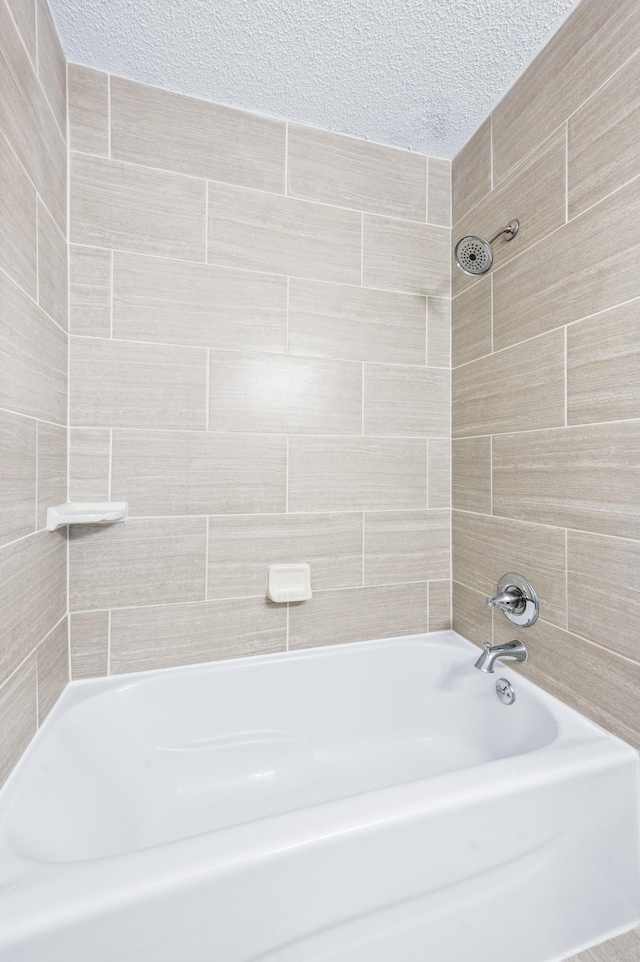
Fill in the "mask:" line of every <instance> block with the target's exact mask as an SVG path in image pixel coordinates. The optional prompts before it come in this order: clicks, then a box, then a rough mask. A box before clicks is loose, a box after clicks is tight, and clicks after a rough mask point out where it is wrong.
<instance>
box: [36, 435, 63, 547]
mask: <svg viewBox="0 0 640 962" xmlns="http://www.w3.org/2000/svg"><path fill="white" fill-rule="evenodd" d="M66 500H67V428H66V427H60V426H58V425H57V424H49V422H48V421H38V517H37V527H38V528H39V529H40V528H45V527H46V525H47V508H49V507H51V505H54V504H64V502H65V501H66Z"/></svg>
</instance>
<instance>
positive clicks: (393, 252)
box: [362, 214, 451, 297]
mask: <svg viewBox="0 0 640 962" xmlns="http://www.w3.org/2000/svg"><path fill="white" fill-rule="evenodd" d="M362 265H363V283H364V284H365V285H366V287H380V288H382V289H384V290H392V291H408V292H410V293H413V294H436V295H438V296H440V297H448V296H449V289H450V277H451V272H450V266H449V231H448V230H447V229H446V228H444V227H434V226H432V225H431V224H415V223H412V222H411V221H404V220H396V219H395V218H393V217H376V216H374V215H371V214H365V215H364V220H363V254H362Z"/></svg>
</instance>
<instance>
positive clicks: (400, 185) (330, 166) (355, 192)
mask: <svg viewBox="0 0 640 962" xmlns="http://www.w3.org/2000/svg"><path fill="white" fill-rule="evenodd" d="M287 172H288V181H289V182H288V193H289V194H290V195H291V196H292V197H303V198H305V199H306V200H316V201H321V202H322V203H325V204H337V205H339V206H342V207H355V208H357V209H358V210H366V211H369V212H370V213H373V214H389V215H391V216H392V217H402V218H404V219H406V220H417V221H422V222H423V223H424V221H425V220H426V210H427V208H426V202H427V197H426V194H427V158H426V157H424V156H422V155H420V154H417V153H414V154H406V153H405V152H404V151H400V150H395V149H393V148H392V147H382V146H380V145H379V144H372V143H369V142H367V141H365V140H355V139H354V138H352V137H344V136H342V135H341V134H333V133H329V132H327V131H324V130H317V129H315V128H313V127H298V126H295V125H290V126H289V140H288V155H287ZM445 191H446V188H445ZM447 194H448V192H447ZM433 223H437V221H434V222H433ZM446 226H449V225H448V223H447V224H446Z"/></svg>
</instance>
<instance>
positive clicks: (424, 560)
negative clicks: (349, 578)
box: [364, 511, 451, 585]
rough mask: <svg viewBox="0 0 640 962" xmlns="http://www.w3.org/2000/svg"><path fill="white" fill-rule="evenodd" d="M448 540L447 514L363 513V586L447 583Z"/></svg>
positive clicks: (441, 512)
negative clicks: (431, 582) (423, 582)
mask: <svg viewBox="0 0 640 962" xmlns="http://www.w3.org/2000/svg"><path fill="white" fill-rule="evenodd" d="M450 539H451V517H450V514H449V512H448V511H367V512H366V513H365V521H364V584H365V585H388V584H403V583H406V582H416V581H440V580H445V579H448V578H449V575H450V568H451V552H450Z"/></svg>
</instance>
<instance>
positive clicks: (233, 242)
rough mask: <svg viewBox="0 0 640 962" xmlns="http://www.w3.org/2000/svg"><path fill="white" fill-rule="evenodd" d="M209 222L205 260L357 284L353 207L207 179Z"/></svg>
mask: <svg viewBox="0 0 640 962" xmlns="http://www.w3.org/2000/svg"><path fill="white" fill-rule="evenodd" d="M208 223H209V236H208V248H207V261H208V263H209V264H216V265H218V266H219V267H233V268H236V269H238V270H248V271H266V272H268V273H273V274H290V275H292V276H295V277H309V278H312V279H315V280H323V281H338V282H342V283H345V284H360V280H361V261H362V256H361V241H362V215H361V214H359V213H358V212H357V211H353V210H342V209H340V208H338V207H328V206H326V205H324V204H314V203H311V202H309V201H306V200H296V199H294V198H291V197H278V196H277V195H275V194H263V193H260V192H259V191H255V190H242V189H240V188H236V187H229V186H227V185H225V184H213V183H210V184H209V219H208Z"/></svg>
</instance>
